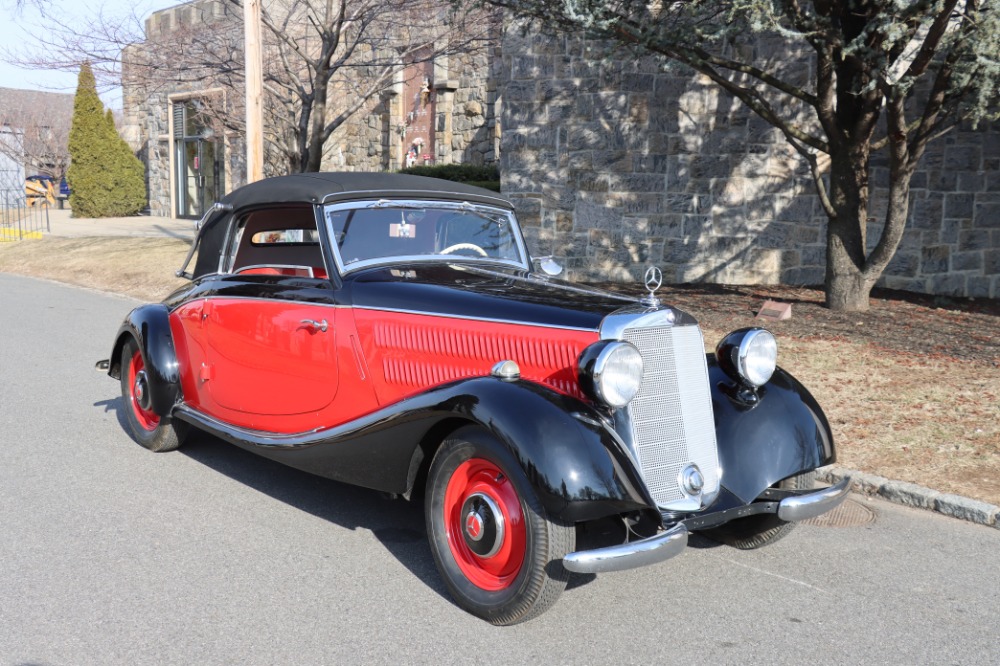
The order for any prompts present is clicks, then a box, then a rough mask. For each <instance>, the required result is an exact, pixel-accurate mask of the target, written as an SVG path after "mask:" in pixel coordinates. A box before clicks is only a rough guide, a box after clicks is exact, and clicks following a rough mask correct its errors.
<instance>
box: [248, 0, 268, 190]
mask: <svg viewBox="0 0 1000 666" xmlns="http://www.w3.org/2000/svg"><path fill="white" fill-rule="evenodd" d="M260 2H261V0H245V1H244V3H243V39H244V47H243V48H244V51H245V57H246V65H245V69H246V88H247V107H246V116H247V134H246V141H247V182H248V183H252V182H255V181H258V180H261V179H262V178H263V177H264V127H263V125H264V109H263V102H262V99H263V88H264V72H263V69H264V68H263V59H262V55H261V44H260Z"/></svg>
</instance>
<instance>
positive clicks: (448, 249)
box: [441, 243, 489, 257]
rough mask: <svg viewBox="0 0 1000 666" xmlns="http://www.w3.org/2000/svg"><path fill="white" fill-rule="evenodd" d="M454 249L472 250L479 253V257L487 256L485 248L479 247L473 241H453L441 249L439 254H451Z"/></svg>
mask: <svg viewBox="0 0 1000 666" xmlns="http://www.w3.org/2000/svg"><path fill="white" fill-rule="evenodd" d="M455 250H472V251H473V252H476V253H477V254H479V256H481V257H488V256H489V255H488V254H486V250H484V249H483V248H481V247H479V246H478V245H476V244H475V243H455V244H454V245H449V246H448V247H446V248H445V249H443V250H441V254H451V253H452V252H454V251H455Z"/></svg>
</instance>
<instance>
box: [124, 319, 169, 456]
mask: <svg viewBox="0 0 1000 666" xmlns="http://www.w3.org/2000/svg"><path fill="white" fill-rule="evenodd" d="M121 387H122V401H123V402H124V407H125V420H126V421H128V425H129V430H130V431H131V433H132V437H133V438H134V439H135V441H137V442H139V443H140V444H142V445H143V446H144V447H146V448H147V449H149V450H150V451H157V452H160V451H173V450H174V449H176V448H177V447H178V446H180V445H181V437H180V436H179V433H178V431H177V429H176V428H175V426H174V424H173V423H171V420H170V419H169V418H167V417H165V416H160V415H159V414H157V413H156V412H154V411H153V407H152V395H151V394H150V391H149V374H148V372H147V370H146V360H145V359H144V358H143V356H142V351H141V350H140V349H139V346H138V345H137V344H136V342H135V340H134V339H132V338H130V339H129V340H128V342H126V343H125V346H124V347H123V348H122V358H121Z"/></svg>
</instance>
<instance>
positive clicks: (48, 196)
mask: <svg viewBox="0 0 1000 666" xmlns="http://www.w3.org/2000/svg"><path fill="white" fill-rule="evenodd" d="M24 193H25V194H26V195H28V206H34V205H36V204H40V203H42V199H44V200H46V201H47V202H48V203H49V204H52V205H55V203H56V184H55V181H53V180H50V181H47V182H44V183H41V182H39V181H37V180H27V181H25V183H24Z"/></svg>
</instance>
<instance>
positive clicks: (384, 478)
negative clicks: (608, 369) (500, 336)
mask: <svg viewBox="0 0 1000 666" xmlns="http://www.w3.org/2000/svg"><path fill="white" fill-rule="evenodd" d="M173 415H174V416H175V417H176V418H178V419H180V420H182V421H186V422H188V423H191V424H193V425H195V426H196V427H198V428H200V429H202V430H207V431H209V432H212V433H213V434H215V435H217V436H219V437H221V438H222V439H225V440H227V441H229V442H231V443H233V444H236V445H237V446H240V447H242V448H244V449H247V450H250V451H253V452H254V453H257V454H259V455H263V456H265V457H267V458H270V459H272V460H275V461H277V462H280V463H283V464H286V465H289V466H291V467H295V468H297V469H301V470H304V471H306V472H310V473H312V474H317V475H319V476H323V477H326V478H331V479H336V480H338V481H344V482H347V483H352V484H355V485H359V486H364V487H368V488H374V489H376V490H382V491H386V492H392V493H405V492H407V491H409V490H410V487H409V486H410V485H412V482H413V477H414V474H413V473H412V466H413V465H414V464H419V461H420V460H421V459H422V456H424V455H425V453H426V455H428V456H429V455H431V452H430V451H426V452H425V451H424V449H422V448H421V447H420V442H421V441H422V440H423V439H424V437H425V435H426V434H427V433H428V432H429V431H430V430H431V428H433V427H434V426H435V425H437V424H440V423H442V422H443V421H446V420H447V421H453V422H456V423H465V424H478V425H480V426H482V427H483V428H486V429H487V430H489V431H491V432H492V433H493V434H494V435H495V436H496V437H497V439H498V440H499V441H501V442H503V444H504V445H505V446H506V447H507V448H508V450H510V452H511V453H512V454H513V456H514V457H515V458H516V459H517V461H518V463H519V464H520V465H521V467H522V469H523V470H524V472H525V474H526V475H527V477H528V480H529V481H530V482H531V484H532V485H533V486H534V488H535V491H536V492H537V493H538V497H539V499H540V500H541V502H542V503H543V505H544V506H545V508H546V510H547V511H548V512H549V513H550V515H552V516H554V517H556V518H558V519H560V520H564V521H568V522H576V521H582V520H590V519H595V518H601V517H605V516H610V515H615V514H619V513H624V512H628V511H636V510H642V509H649V508H650V506H651V505H652V500H651V499H650V498H649V496H648V492H647V491H646V489H645V486H644V485H643V483H642V481H641V480H640V477H639V475H638V473H637V472H636V470H635V467H634V465H633V464H632V463H631V459H630V458H629V455H628V453H627V452H626V450H625V448H624V446H623V445H622V444H621V441H620V440H619V439H617V438H616V437H615V436H614V434H613V433H612V431H611V429H610V428H609V427H608V426H606V425H604V423H603V421H602V420H601V418H600V416H599V415H598V414H597V413H596V412H594V411H593V409H592V408H591V407H589V406H588V405H586V404H585V403H583V402H581V401H580V400H577V399H575V398H572V397H570V396H566V395H564V394H561V393H557V392H556V391H553V390H551V389H548V388H547V387H545V386H541V385H539V384H535V383H532V382H527V381H513V382H506V381H503V380H500V379H496V378H493V377H477V378H473V379H466V380H461V381H457V382H453V383H450V384H445V385H441V386H438V387H435V388H433V389H431V390H429V391H427V392H425V393H422V394H420V395H417V396H414V397H412V398H408V399H406V400H402V401H400V402H398V403H395V404H393V405H390V406H388V407H385V408H382V409H380V410H378V411H376V412H373V413H371V414H369V415H367V416H364V417H362V418H360V419H357V420H356V421H353V422H351V423H348V424H344V425H342V426H337V427H335V428H330V429H325V430H319V431H315V432H309V433H299V434H293V435H278V434H272V433H264V432H260V431H253V430H247V429H243V428H235V427H232V426H229V425H226V424H223V423H221V422H219V421H216V420H214V419H212V418H210V417H208V416H206V415H204V414H202V413H200V412H197V411H195V410H193V409H191V408H189V407H186V406H183V405H178V407H177V408H176V409H175V410H174V413H173ZM433 444H437V442H434V443H433Z"/></svg>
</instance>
